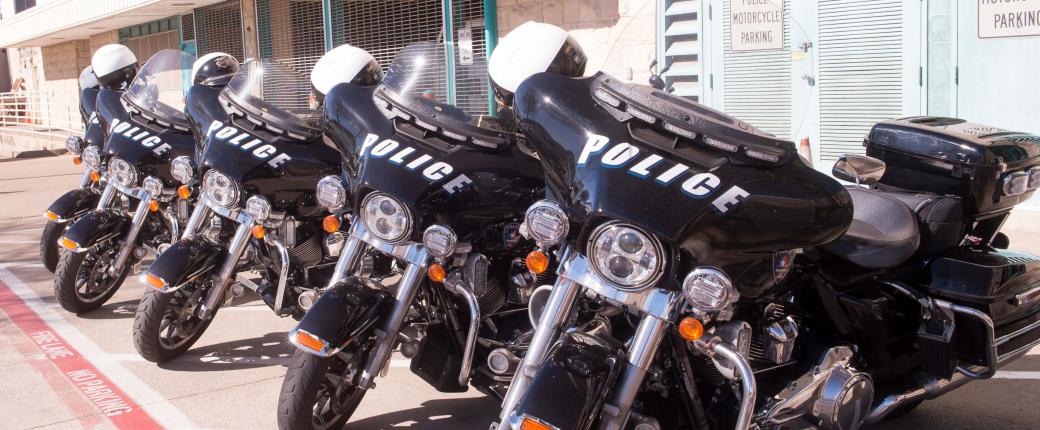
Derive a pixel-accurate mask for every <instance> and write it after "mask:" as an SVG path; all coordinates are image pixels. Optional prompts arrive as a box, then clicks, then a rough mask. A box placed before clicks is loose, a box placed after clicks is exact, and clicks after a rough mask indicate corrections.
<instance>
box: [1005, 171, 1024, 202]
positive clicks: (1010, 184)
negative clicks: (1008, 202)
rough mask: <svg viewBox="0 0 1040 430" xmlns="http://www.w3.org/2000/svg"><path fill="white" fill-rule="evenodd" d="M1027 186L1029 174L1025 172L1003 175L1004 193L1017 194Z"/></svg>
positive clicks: (1008, 194) (1022, 191) (1007, 194)
mask: <svg viewBox="0 0 1040 430" xmlns="http://www.w3.org/2000/svg"><path fill="white" fill-rule="evenodd" d="M1028 188H1029V175H1028V174H1026V172H1015V173H1012V174H1009V175H1007V176H1005V177H1004V195H1005V196H1017V195H1019V194H1022V193H1024V192H1026V189H1028Z"/></svg>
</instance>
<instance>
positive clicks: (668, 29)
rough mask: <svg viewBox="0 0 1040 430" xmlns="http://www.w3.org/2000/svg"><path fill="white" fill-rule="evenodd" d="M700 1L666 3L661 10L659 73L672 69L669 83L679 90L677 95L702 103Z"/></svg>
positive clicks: (669, 74) (668, 73)
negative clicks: (665, 69)
mask: <svg viewBox="0 0 1040 430" xmlns="http://www.w3.org/2000/svg"><path fill="white" fill-rule="evenodd" d="M700 3H701V2H700V0H664V4H663V7H662V8H661V9H662V10H661V14H662V17H661V25H662V28H661V29H660V30H659V34H660V38H659V39H658V43H660V44H661V45H662V46H661V47H660V49H661V51H660V52H661V55H662V58H661V61H660V63H661V64H660V65H659V66H658V71H660V70H664V68H665V67H667V68H668V72H667V73H665V74H664V75H665V77H664V78H665V82H666V83H667V84H668V85H671V86H672V88H673V89H674V90H675V92H674V93H673V94H675V95H678V96H683V97H689V98H690V99H692V100H694V101H699V100H700V95H701V87H700V85H701V83H700V77H701V74H702V73H703V72H702V67H701V58H700V54H701V41H700V32H701V22H700V9H701V4H700Z"/></svg>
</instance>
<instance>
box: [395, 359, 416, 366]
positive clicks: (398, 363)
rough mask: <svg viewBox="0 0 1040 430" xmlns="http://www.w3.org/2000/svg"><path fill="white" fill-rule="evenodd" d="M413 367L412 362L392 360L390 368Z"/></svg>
mask: <svg viewBox="0 0 1040 430" xmlns="http://www.w3.org/2000/svg"><path fill="white" fill-rule="evenodd" d="M411 365H412V360H399V359H393V360H390V367H409V366H411Z"/></svg>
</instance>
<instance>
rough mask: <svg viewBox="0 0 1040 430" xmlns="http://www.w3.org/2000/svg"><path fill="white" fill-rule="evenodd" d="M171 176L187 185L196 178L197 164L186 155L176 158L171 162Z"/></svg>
mask: <svg viewBox="0 0 1040 430" xmlns="http://www.w3.org/2000/svg"><path fill="white" fill-rule="evenodd" d="M170 175H171V176H173V179H176V180H178V181H180V183H182V184H187V183H189V182H191V180H192V179H194V178H195V163H194V162H192V161H191V157H188V156H186V155H181V156H180V157H177V158H174V159H173V161H171V162H170Z"/></svg>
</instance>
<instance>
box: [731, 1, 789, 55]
mask: <svg viewBox="0 0 1040 430" xmlns="http://www.w3.org/2000/svg"><path fill="white" fill-rule="evenodd" d="M727 18H728V19H729V37H730V38H729V49H730V50H732V51H764V50H769V49H783V48H784V0H729V17H727Z"/></svg>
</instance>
